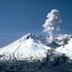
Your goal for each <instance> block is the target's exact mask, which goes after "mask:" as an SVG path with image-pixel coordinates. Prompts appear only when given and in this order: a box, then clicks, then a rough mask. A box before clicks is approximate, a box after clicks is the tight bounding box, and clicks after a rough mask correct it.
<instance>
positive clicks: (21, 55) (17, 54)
mask: <svg viewBox="0 0 72 72" xmlns="http://www.w3.org/2000/svg"><path fill="white" fill-rule="evenodd" d="M48 49H50V47H48V46H46V45H44V44H43V43H42V42H41V41H40V40H39V39H38V37H37V36H35V35H33V34H30V33H28V34H26V35H25V36H23V37H22V38H20V39H18V40H17V41H15V42H13V43H11V44H9V45H7V46H5V47H3V48H0V59H1V60H10V59H17V60H25V59H26V60H34V59H39V60H41V59H42V58H44V57H46V53H47V50H48Z"/></svg>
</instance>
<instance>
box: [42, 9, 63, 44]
mask: <svg viewBox="0 0 72 72" xmlns="http://www.w3.org/2000/svg"><path fill="white" fill-rule="evenodd" d="M60 23H62V19H61V16H60V13H59V10H57V9H52V10H51V11H50V12H49V13H48V15H47V19H46V21H45V23H44V24H43V28H44V30H43V32H47V33H48V37H47V38H48V39H47V40H48V42H49V43H51V42H52V41H53V40H54V35H55V32H56V31H59V30H60Z"/></svg>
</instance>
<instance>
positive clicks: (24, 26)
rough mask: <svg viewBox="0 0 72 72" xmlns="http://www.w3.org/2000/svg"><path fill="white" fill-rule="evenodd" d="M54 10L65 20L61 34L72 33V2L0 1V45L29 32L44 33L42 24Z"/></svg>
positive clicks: (57, 0)
mask: <svg viewBox="0 0 72 72" xmlns="http://www.w3.org/2000/svg"><path fill="white" fill-rule="evenodd" d="M53 8H56V9H58V10H59V11H60V14H61V17H62V19H63V23H62V24H61V31H60V32H61V33H72V0H0V45H1V46H3V45H5V44H7V43H9V42H11V41H13V40H15V39H17V38H19V37H21V36H22V35H23V34H25V33H28V32H31V33H38V34H40V33H42V30H43V28H42V24H43V23H44V22H45V19H46V15H47V13H48V12H49V11H50V10H52V9H53Z"/></svg>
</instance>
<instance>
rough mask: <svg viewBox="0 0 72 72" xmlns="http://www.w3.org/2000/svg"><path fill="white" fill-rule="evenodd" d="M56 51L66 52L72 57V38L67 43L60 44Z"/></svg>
mask: <svg viewBox="0 0 72 72" xmlns="http://www.w3.org/2000/svg"><path fill="white" fill-rule="evenodd" d="M55 51H57V52H59V53H62V54H65V55H66V56H67V57H69V58H70V59H72V38H69V41H68V43H67V44H64V46H60V47H58V48H56V49H55Z"/></svg>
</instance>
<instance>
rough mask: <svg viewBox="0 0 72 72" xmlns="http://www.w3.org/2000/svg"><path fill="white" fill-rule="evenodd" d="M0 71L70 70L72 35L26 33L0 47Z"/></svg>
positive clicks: (37, 71)
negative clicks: (49, 39)
mask: <svg viewBox="0 0 72 72" xmlns="http://www.w3.org/2000/svg"><path fill="white" fill-rule="evenodd" d="M0 71H1V72H72V35H68V34H65V35H57V36H55V38H54V40H53V42H52V43H48V42H47V40H46V37H44V36H41V35H34V34H31V33H28V34H26V35H24V36H23V37H21V38H19V39H18V40H16V41H14V42H13V43H10V44H9V45H7V46H5V47H2V48H0Z"/></svg>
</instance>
